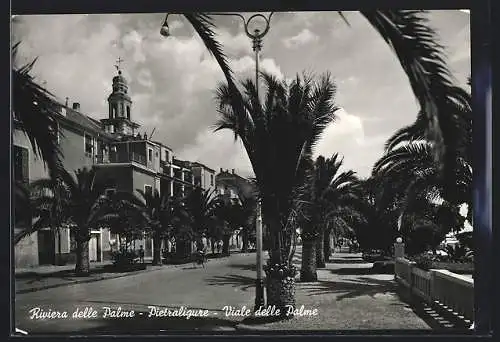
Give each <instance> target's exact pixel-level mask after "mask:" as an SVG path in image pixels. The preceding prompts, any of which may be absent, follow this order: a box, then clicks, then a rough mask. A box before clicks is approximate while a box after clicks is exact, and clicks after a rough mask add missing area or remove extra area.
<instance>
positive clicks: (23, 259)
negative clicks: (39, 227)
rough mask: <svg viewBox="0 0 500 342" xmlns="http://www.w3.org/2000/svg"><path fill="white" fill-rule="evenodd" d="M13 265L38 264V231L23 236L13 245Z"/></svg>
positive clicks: (31, 265) (28, 265) (17, 266)
mask: <svg viewBox="0 0 500 342" xmlns="http://www.w3.org/2000/svg"><path fill="white" fill-rule="evenodd" d="M14 265H15V267H16V268H28V267H34V266H37V265H38V233H33V234H31V235H29V236H27V237H25V238H24V239H22V240H21V241H19V243H18V244H17V245H16V246H15V249H14Z"/></svg>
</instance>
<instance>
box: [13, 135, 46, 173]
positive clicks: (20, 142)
mask: <svg viewBox="0 0 500 342" xmlns="http://www.w3.org/2000/svg"><path fill="white" fill-rule="evenodd" d="M12 143H13V145H16V146H19V147H24V148H26V149H28V158H29V166H28V169H29V181H30V182H32V181H34V180H37V179H41V178H47V177H48V176H49V173H48V171H47V169H46V167H45V166H44V164H43V162H42V161H41V159H40V158H39V157H37V156H35V153H34V152H33V149H32V148H31V143H30V141H29V139H28V137H27V136H26V134H24V132H22V131H20V130H17V129H15V130H14V131H13V133H12Z"/></svg>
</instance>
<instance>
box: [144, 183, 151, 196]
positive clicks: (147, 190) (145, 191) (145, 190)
mask: <svg viewBox="0 0 500 342" xmlns="http://www.w3.org/2000/svg"><path fill="white" fill-rule="evenodd" d="M144 193H145V194H146V195H148V194H150V195H152V194H153V187H152V186H151V185H144Z"/></svg>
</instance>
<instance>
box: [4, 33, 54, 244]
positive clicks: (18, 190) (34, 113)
mask: <svg viewBox="0 0 500 342" xmlns="http://www.w3.org/2000/svg"><path fill="white" fill-rule="evenodd" d="M19 44H20V43H16V44H15V45H14V46H13V47H12V59H13V61H14V62H15V61H16V59H17V53H18V48H19ZM35 62H36V59H35V60H33V61H32V62H31V63H28V64H26V65H23V66H21V67H17V66H15V65H14V64H13V67H12V120H13V123H14V126H15V128H17V129H19V130H20V131H21V132H23V133H24V134H26V136H27V137H28V139H29V141H30V144H31V147H32V150H33V153H34V155H35V156H38V157H40V159H41V160H42V161H43V162H44V165H45V166H46V167H47V169H48V172H49V176H50V178H51V179H53V180H55V179H56V177H57V175H58V173H59V172H60V171H61V170H63V165H62V162H61V157H62V153H61V150H60V148H59V146H58V134H60V133H59V132H58V125H57V119H56V117H57V115H58V113H59V105H58V104H57V102H56V100H55V98H54V96H53V95H52V94H51V93H50V92H48V91H47V90H46V89H44V88H43V87H41V86H40V85H38V84H37V83H35V81H34V79H33V76H32V75H31V71H32V69H33V66H34V64H35ZM12 164H13V163H12ZM13 185H14V186H13V189H14V194H13V195H14V196H13V198H14V203H13V204H14V207H15V208H16V209H15V215H16V217H17V215H21V213H23V214H27V213H28V211H29V209H28V206H26V204H27V203H28V202H29V201H28V202H27V201H26V198H27V197H26V196H24V195H26V192H25V189H24V187H23V184H21V183H20V182H14V184H13ZM17 207H19V209H21V208H23V209H22V210H18V209H17ZM22 216H23V217H26V215H22ZM27 216H29V217H30V218H29V220H28V221H25V223H26V227H24V228H23V229H22V230H20V229H18V228H19V227H17V226H16V232H15V237H14V244H17V243H18V242H19V241H21V240H22V238H23V237H24V236H26V235H29V234H31V233H33V232H34V231H36V230H37V229H39V228H40V227H41V226H40V225H37V226H34V225H33V224H32V223H33V222H31V215H27ZM16 222H19V220H18V219H17V218H16V219H15V221H14V224H16Z"/></svg>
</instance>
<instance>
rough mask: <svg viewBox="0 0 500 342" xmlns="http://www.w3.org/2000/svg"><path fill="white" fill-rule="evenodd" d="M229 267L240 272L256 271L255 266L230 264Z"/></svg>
mask: <svg viewBox="0 0 500 342" xmlns="http://www.w3.org/2000/svg"><path fill="white" fill-rule="evenodd" d="M229 267H232V268H237V269H240V270H242V271H257V265H255V264H231V265H229Z"/></svg>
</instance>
